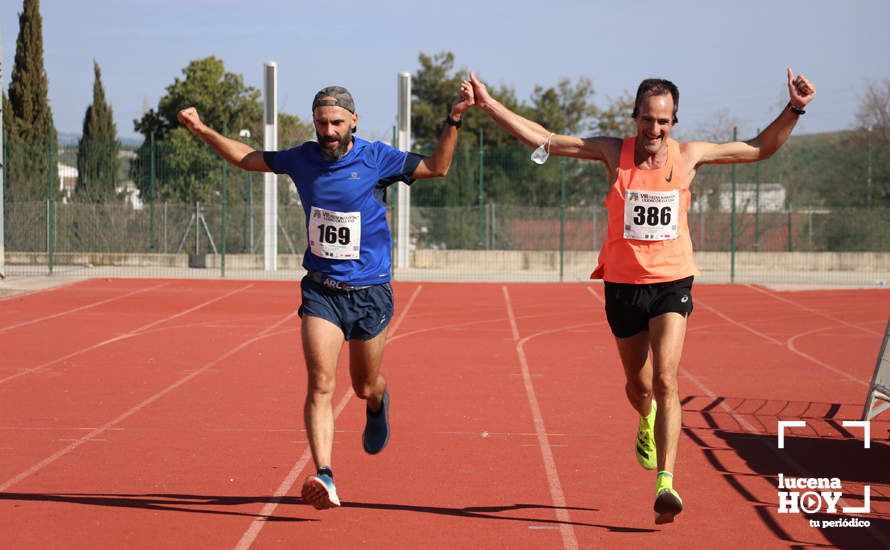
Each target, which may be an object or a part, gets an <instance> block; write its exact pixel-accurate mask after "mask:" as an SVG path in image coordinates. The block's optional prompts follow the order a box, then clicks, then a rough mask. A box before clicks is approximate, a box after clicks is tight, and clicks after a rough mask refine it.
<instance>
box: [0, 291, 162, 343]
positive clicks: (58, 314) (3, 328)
mask: <svg viewBox="0 0 890 550" xmlns="http://www.w3.org/2000/svg"><path fill="white" fill-rule="evenodd" d="M167 284H169V283H161V284H159V285H155V286H151V287H146V288H140V289H139V290H134V291H132V292H128V293H126V294H121V295H120V296H114V297H112V298H107V299H105V300H100V301H98V302H93V303H91V304H87V305H84V306H80V307H76V308H74V309H69V310H66V311H60V312H59V313H54V314H53V315H47V316H45V317H38V318H37V319H31V320H30V321H24V322H21V323H18V324H16V325H9V326H6V327H0V334H2V333H4V332H7V331H10V330H12V329H14V328H20V327H24V326H27V325H33V324H35V323H39V322H41V321H48V320H50V319H55V318H56V317H62V316H63V315H68V314H69V313H74V312H76V311H83V310H85V309H90V308H92V307H96V306H100V305H103V304H107V303H109V302H114V301H117V300H123V299H124V298H129V297H130V296H135V295H136V294H141V293H143V292H148V291H150V290H156V289H158V288H161V287H162V286H166V285H167Z"/></svg>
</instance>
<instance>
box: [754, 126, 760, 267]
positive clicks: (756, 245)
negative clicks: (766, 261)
mask: <svg viewBox="0 0 890 550" xmlns="http://www.w3.org/2000/svg"><path fill="white" fill-rule="evenodd" d="M757 135H758V136H759V135H760V128H758V129H757ZM754 250H756V251H758V252H759V251H760V161H757V162H755V163H754Z"/></svg>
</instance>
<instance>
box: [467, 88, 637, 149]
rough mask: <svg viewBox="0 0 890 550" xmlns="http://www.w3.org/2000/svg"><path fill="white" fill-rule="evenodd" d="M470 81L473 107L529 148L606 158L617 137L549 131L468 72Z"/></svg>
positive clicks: (617, 141)
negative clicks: (474, 98) (574, 134)
mask: <svg viewBox="0 0 890 550" xmlns="http://www.w3.org/2000/svg"><path fill="white" fill-rule="evenodd" d="M470 82H471V83H472V84H473V91H474V93H475V95H476V106H477V107H479V108H480V109H482V110H483V111H485V112H486V113H488V116H490V117H491V118H492V119H493V120H494V121H495V122H496V123H497V124H498V126H500V127H501V128H503V129H504V130H506V131H507V132H509V133H510V134H511V135H513V137H515V138H517V139H518V140H519V141H521V142H523V143H525V144H526V145H530V146H532V147H539V146H541V145H544V146H545V148H546V150H547V153H549V154H551V155H556V156H561V157H576V158H586V159H594V160H602V161H606V160H608V159H609V158H610V156H609V155H608V153H609V152H610V150H611V149H614V148H615V147H616V143H617V144H618V145H617V146H618V147H620V140H616V139H614V138H602V137H595V138H579V137H574V136H566V135H562V134H557V133H555V132H551V131H550V130H548V129H547V128H545V127H543V126H541V125H540V124H538V123H537V122H534V121H532V120H529V119H527V118H525V117H523V116H521V115H518V114H516V113H514V112H513V111H511V110H510V109H508V108H507V107H505V106H504V105H503V104H502V103H501V102H499V101H498V100H496V99H494V98H493V97H491V94H489V93H488V89H487V88H486V86H485V84H483V83H482V82H481V81H480V80H479V79H478V78H477V77H476V73H470Z"/></svg>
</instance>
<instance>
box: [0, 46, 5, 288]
mask: <svg viewBox="0 0 890 550" xmlns="http://www.w3.org/2000/svg"><path fill="white" fill-rule="evenodd" d="M0 36H2V33H0ZM2 81H3V44H2V43H0V82H2ZM3 131H4V130H3V106H2V102H0V279H5V278H6V231H5V229H6V210H5V195H4V193H3V192H4V191H5V189H4V187H5V186H6V181H5V180H4V179H3V176H4V173H3V170H4V168H5V166H6V147H5V145H4V141H3Z"/></svg>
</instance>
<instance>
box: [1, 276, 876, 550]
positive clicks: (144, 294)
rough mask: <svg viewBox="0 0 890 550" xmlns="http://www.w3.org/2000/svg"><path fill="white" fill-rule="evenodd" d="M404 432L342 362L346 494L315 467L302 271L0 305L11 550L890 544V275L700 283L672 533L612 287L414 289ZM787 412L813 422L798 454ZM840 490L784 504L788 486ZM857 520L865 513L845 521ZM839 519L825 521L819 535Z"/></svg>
mask: <svg viewBox="0 0 890 550" xmlns="http://www.w3.org/2000/svg"><path fill="white" fill-rule="evenodd" d="M395 291H396V304H397V311H396V316H395V318H394V320H393V323H392V325H391V326H390V343H389V344H388V347H387V351H386V357H385V361H384V374H385V375H386V376H387V377H388V380H389V387H390V391H391V394H392V409H391V412H392V416H393V419H392V424H393V436H392V439H391V441H390V445H389V447H388V448H387V449H386V451H384V452H383V453H382V454H380V455H378V456H373V457H372V456H368V455H365V454H364V453H363V452H362V450H361V443H360V439H361V429H362V427H363V423H364V406H363V403H362V402H361V401H360V400H358V399H356V398H355V396H354V395H353V393H352V390H351V389H350V385H349V381H348V374H347V368H346V365H345V360H346V353H345V352H344V353H343V356H342V357H341V363H342V364H341V368H340V369H339V371H338V388H337V392H336V394H335V398H334V403H335V406H336V410H335V413H336V414H337V432H336V435H335V442H334V462H335V464H334V470H335V473H336V480H337V488H338V491H339V493H340V498H341V500H342V502H343V507H342V508H340V509H336V510H329V511H316V510H314V509H313V508H311V507H309V506H307V505H305V504H304V503H303V502H302V501H301V499H300V498H299V496H298V493H299V484H300V483H301V482H302V479H303V477H305V476H306V475H307V474H308V473H309V472H310V471H311V469H312V465H311V461H310V459H309V453H308V446H307V443H306V434H305V431H304V430H303V429H302V426H303V423H302V402H303V397H304V395H305V387H306V386H305V384H306V381H305V371H304V367H303V363H302V355H301V351H300V343H299V318H298V317H296V315H295V311H296V307H297V305H298V301H299V296H298V290H297V286H296V284H295V283H293V282H257V281H196V280H184V281H174V280H123V279H122V280H115V279H111V280H108V279H100V280H92V281H87V282H83V283H79V284H75V285H69V286H66V287H60V288H56V289H51V290H47V291H43V292H38V293H34V294H29V295H23V296H18V297H11V298H7V299H3V300H0V357H2V360H0V547H2V548H77V549H79V548H84V549H86V548H90V549H92V548H153V549H154V548H233V549H244V548H357V547H362V548H388V549H392V548H449V549H451V548H468V549H474V550H478V549H481V548H627V547H632V548H655V547H685V548H715V547H754V548H787V547H844V548H877V547H882V546H883V547H887V546H890V468H888V467H887V465H888V464H890V438H888V429H890V417H888V415H887V414H885V415H884V416H883V417H878V418H877V419H875V420H874V421H872V423H871V425H870V428H871V448H870V449H863V439H864V434H863V430H862V429H859V428H855V427H847V426H844V425H843V421H845V420H858V419H859V417H860V415H861V412H862V403H863V402H864V398H865V392H866V386H867V382H868V381H869V380H870V377H871V373H872V369H873V368H874V364H875V359H876V355H877V352H878V350H879V347H880V344H881V338H882V335H883V332H884V327H885V325H886V323H887V315H888V311H890V308H888V305H890V295H888V293H887V291H886V290H881V289H875V290H832V291H819V292H787V293H784V292H783V293H779V292H774V291H771V290H766V289H763V288H759V287H752V286H709V285H699V286H697V287H696V289H695V302H696V306H695V308H696V309H695V313H694V314H693V316H692V318H691V320H690V328H689V334H688V338H687V346H686V353H685V356H684V360H683V364H682V367H681V375H680V393H681V398H682V400H683V409H684V413H683V423H684V429H683V435H682V437H681V442H680V458H679V466H678V468H677V471H676V472H675V473H676V483H675V487H677V489H678V490H679V491H680V493H681V495H682V496H683V499H684V503H685V506H686V509H685V511H684V512H683V513H682V514H681V515H680V516H679V517H678V519H677V521H676V522H675V523H673V524H669V525H663V526H656V525H655V524H654V521H653V513H652V510H651V506H652V500H653V497H654V485H655V479H654V474H653V473H651V472H645V471H643V470H641V469H640V468H639V466H638V465H637V463H636V460H635V459H634V456H633V441H634V435H635V429H636V419H635V418H634V413H633V411H632V410H631V409H630V407H629V406H628V405H627V403H626V401H625V397H624V388H623V376H622V374H621V369H620V367H619V365H618V358H617V354H616V352H615V350H614V345H613V343H612V339H611V336H610V335H609V331H608V327H607V326H606V323H605V316H604V314H603V312H602V305H601V303H602V286H601V285H598V284H436V283H398V284H396V285H395ZM778 420H804V421H805V422H806V426H805V427H803V428H792V429H790V430H787V432H786V434H785V448H784V449H779V448H778V447H777V438H776V429H777V421H778ZM779 473H781V474H783V475H784V476H785V477H795V478H797V477H806V478H833V477H837V478H838V479H839V480H840V481H841V482H842V484H843V489H842V492H843V497H842V499H841V501H840V502H839V503H838V506H839V507H840V506H848V507H862V506H863V505H864V502H865V501H864V498H863V496H864V494H865V488H866V487H868V488H869V491H870V493H869V494H870V502H869V503H870V508H871V510H870V512H869V513H867V514H857V515H852V514H845V513H841V512H840V511H839V512H838V513H837V514H829V513H824V512H814V513H810V514H795V513H780V512H779V497H778V490H779V489H778V488H777V476H778V474H779ZM845 518H846V519H851V518H859V520H860V521H861V520H867V521H869V522H870V527H869V528H864V527H846V528H843V527H828V526H827V525H828V524H827V523H826V526H825V527H823V526H822V524H821V522H822V521H826V522H828V521H833V520H838V519H845ZM813 522H815V524H816V525H818V526H813Z"/></svg>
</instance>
